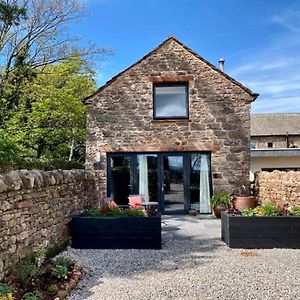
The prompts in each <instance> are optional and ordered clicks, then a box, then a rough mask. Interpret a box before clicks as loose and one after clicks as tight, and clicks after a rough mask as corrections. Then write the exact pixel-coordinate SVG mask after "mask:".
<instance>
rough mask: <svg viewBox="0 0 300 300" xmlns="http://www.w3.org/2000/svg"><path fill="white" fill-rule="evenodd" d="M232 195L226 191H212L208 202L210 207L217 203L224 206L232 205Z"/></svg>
mask: <svg viewBox="0 0 300 300" xmlns="http://www.w3.org/2000/svg"><path fill="white" fill-rule="evenodd" d="M232 200H233V198H232V196H231V195H230V194H229V193H228V192H225V191H223V192H214V194H213V196H212V197H211V200H210V204H211V206H212V207H216V206H218V205H224V206H226V207H231V206H232Z"/></svg>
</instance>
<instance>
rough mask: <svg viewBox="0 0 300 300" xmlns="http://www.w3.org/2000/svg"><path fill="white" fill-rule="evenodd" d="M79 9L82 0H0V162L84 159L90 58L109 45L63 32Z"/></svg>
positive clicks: (91, 85)
mask: <svg viewBox="0 0 300 300" xmlns="http://www.w3.org/2000/svg"><path fill="white" fill-rule="evenodd" d="M83 13H84V9H83V5H82V4H81V2H80V0H63V1H61V0H0V130H2V131H1V132H0V155H1V153H2V158H1V157H0V166H1V164H3V163H4V162H6V163H8V162H12V160H14V159H15V158H16V157H18V158H20V157H21V158H25V159H28V158H38V159H56V158H59V159H69V160H72V159H76V160H82V159H83V157H84V153H83V151H84V146H83V144H84V140H85V119H86V118H85V107H84V105H83V104H82V103H81V100H82V99H83V98H84V97H86V96H87V95H89V94H90V93H92V92H93V91H94V90H95V82H94V80H93V76H94V73H93V71H92V70H91V68H89V67H88V62H89V60H90V59H91V58H93V62H94V61H95V60H96V61H97V60H98V61H99V59H102V57H103V55H105V54H109V53H111V50H108V49H104V48H99V47H96V46H94V45H92V44H89V45H88V46H87V47H82V46H80V45H79V43H78V41H79V40H78V38H77V37H75V36H72V35H70V34H69V32H68V26H69V25H70V23H71V22H74V21H76V20H78V19H79V18H80V17H81V16H82V15H83ZM5 153H7V156H6V158H5ZM1 159H2V161H1Z"/></svg>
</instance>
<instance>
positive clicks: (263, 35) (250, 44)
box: [72, 0, 300, 113]
mask: <svg viewBox="0 0 300 300" xmlns="http://www.w3.org/2000/svg"><path fill="white" fill-rule="evenodd" d="M84 3H85V5H86V7H87V10H88V15H87V16H86V17H84V18H83V19H82V20H81V21H80V23H78V24H75V25H74V26H72V32H73V33H74V32H76V34H77V35H80V36H82V38H83V42H87V41H89V40H91V41H94V42H96V43H97V44H98V45H99V46H102V47H106V48H113V49H114V51H115V54H114V55H111V56H108V57H106V58H105V60H104V61H103V62H102V63H101V64H96V65H95V66H94V67H95V68H96V70H97V83H98V85H99V86H100V85H102V84H104V83H105V82H106V81H107V80H109V79H110V78H111V77H113V76H114V75H116V74H117V73H119V72H120V71H122V70H123V69H125V68H126V67H128V66H129V65H131V64H132V63H134V62H135V61H136V60H138V59H139V58H141V57H142V56H144V55H145V54H147V53H148V52H149V51H151V50H152V49H153V48H155V47H156V46H157V45H158V44H160V43H161V42H162V41H163V40H165V39H166V38H167V37H168V36H169V35H174V36H175V37H176V38H178V39H179V40H180V41H182V42H183V43H184V44H186V45H187V46H188V47H190V48H192V49H193V50H194V51H196V52H197V53H199V54H200V55H201V56H203V57H204V58H206V59H207V60H209V61H210V62H211V63H213V64H214V65H218V60H219V58H220V57H224V58H225V60H226V63H225V72H226V73H228V74H229V75H231V76H233V77H234V78H235V79H237V80H238V81H240V82H242V83H243V84H245V85H246V86H248V87H249V88H250V89H251V90H252V91H253V92H257V93H260V96H259V98H258V99H257V100H256V101H255V103H254V104H253V105H252V112H255V113H264V112H300V1H297V0H294V1H291V0H263V1H262V0H227V1H225V0H181V1H180V0H84Z"/></svg>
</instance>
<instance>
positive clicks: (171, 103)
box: [154, 85, 188, 118]
mask: <svg viewBox="0 0 300 300" xmlns="http://www.w3.org/2000/svg"><path fill="white" fill-rule="evenodd" d="M154 93H155V104H154V105H155V117H156V118H170V117H174V118H178V117H180V118H182V117H184V118H187V117H188V111H187V85H173V86H155V88H154Z"/></svg>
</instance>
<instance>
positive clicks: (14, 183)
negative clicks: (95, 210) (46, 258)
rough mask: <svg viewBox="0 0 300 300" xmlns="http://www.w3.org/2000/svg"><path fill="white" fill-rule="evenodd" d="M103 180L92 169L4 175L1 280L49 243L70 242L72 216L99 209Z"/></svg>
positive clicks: (1, 179) (55, 245) (0, 197)
mask: <svg viewBox="0 0 300 300" xmlns="http://www.w3.org/2000/svg"><path fill="white" fill-rule="evenodd" d="M99 187H100V178H99V176H98V174H97V173H95V172H93V171H88V170H68V171H66V170H54V171H39V170H32V171H27V170H19V171H10V172H9V173H7V174H2V175H0V279H1V278H3V276H4V274H5V272H6V271H7V269H8V268H9V266H10V265H11V264H12V261H14V262H17V261H19V260H20V259H22V258H24V256H25V255H26V254H27V253H29V252H32V251H34V250H35V249H36V248H37V247H38V246H39V245H41V244H44V243H48V245H49V246H48V247H49V249H52V250H53V251H55V249H59V248H61V247H62V246H63V245H66V243H67V242H68V240H69V233H68V226H67V225H68V222H69V220H70V216H71V215H73V214H76V213H79V212H81V211H82V210H84V209H87V208H90V207H96V206H97V205H98V204H99V199H100V198H101V197H102V195H101V192H100V189H99Z"/></svg>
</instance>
